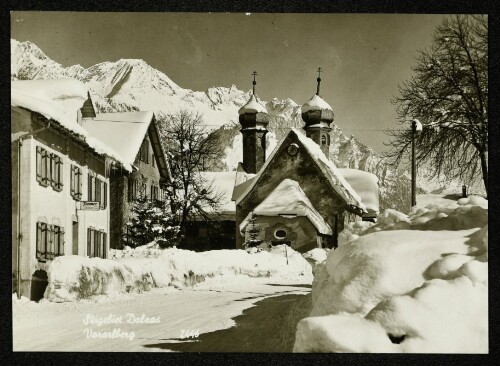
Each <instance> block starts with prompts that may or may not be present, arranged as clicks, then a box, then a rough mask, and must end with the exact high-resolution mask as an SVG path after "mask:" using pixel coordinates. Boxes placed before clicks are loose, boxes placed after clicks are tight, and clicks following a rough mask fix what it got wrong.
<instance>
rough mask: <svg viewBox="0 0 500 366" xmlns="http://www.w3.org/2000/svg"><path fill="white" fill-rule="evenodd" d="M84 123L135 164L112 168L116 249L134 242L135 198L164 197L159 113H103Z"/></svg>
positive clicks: (165, 176) (165, 171) (112, 233)
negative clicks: (131, 225)
mask: <svg viewBox="0 0 500 366" xmlns="http://www.w3.org/2000/svg"><path fill="white" fill-rule="evenodd" d="M83 126H84V127H85V129H86V130H88V131H89V133H91V134H92V135H93V136H96V137H97V138H99V139H100V140H101V141H103V142H104V143H105V144H106V145H108V146H110V147H111V148H113V149H114V150H115V151H116V152H117V153H118V154H119V155H120V157H121V159H123V161H125V162H127V163H128V164H130V166H131V167H132V171H130V172H129V171H126V170H124V169H114V170H112V171H111V175H110V205H111V213H112V215H111V223H110V226H111V227H110V245H111V248H115V249H121V248H123V246H125V245H133V244H134V243H132V242H131V241H130V238H129V236H128V225H127V224H128V223H129V221H130V219H131V217H132V216H133V211H132V208H133V203H134V201H135V200H136V199H137V198H139V197H146V198H148V199H151V200H163V199H164V189H163V188H164V184H165V183H166V182H167V180H168V179H169V173H168V165H167V161H166V157H165V152H164V150H163V147H162V144H161V141H160V134H159V131H158V126H157V123H156V119H155V116H154V114H153V112H120V113H101V114H98V115H97V116H96V117H95V118H92V119H84V121H83Z"/></svg>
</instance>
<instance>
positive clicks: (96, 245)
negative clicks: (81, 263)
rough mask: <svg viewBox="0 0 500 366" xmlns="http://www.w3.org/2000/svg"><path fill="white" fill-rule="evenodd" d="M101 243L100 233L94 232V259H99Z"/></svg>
mask: <svg viewBox="0 0 500 366" xmlns="http://www.w3.org/2000/svg"><path fill="white" fill-rule="evenodd" d="M100 241H101V235H100V232H99V231H97V230H94V257H99V246H100Z"/></svg>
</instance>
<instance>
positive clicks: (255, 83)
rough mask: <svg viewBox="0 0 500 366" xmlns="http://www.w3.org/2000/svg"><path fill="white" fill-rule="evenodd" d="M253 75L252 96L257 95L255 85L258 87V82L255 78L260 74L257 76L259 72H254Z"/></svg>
mask: <svg viewBox="0 0 500 366" xmlns="http://www.w3.org/2000/svg"><path fill="white" fill-rule="evenodd" d="M252 75H253V82H252V84H253V87H252V89H253V90H252V94H253V95H255V85H257V82H256V81H255V77H256V76H257V75H259V74H257V71H254V72H252Z"/></svg>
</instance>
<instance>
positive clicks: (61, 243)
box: [57, 227, 64, 255]
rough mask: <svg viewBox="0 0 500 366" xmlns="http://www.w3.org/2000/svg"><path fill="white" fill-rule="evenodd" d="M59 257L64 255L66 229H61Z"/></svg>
mask: <svg viewBox="0 0 500 366" xmlns="http://www.w3.org/2000/svg"><path fill="white" fill-rule="evenodd" d="M57 255H64V228H62V227H60V228H59V248H57Z"/></svg>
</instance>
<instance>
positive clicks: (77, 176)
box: [11, 79, 131, 300]
mask: <svg viewBox="0 0 500 366" xmlns="http://www.w3.org/2000/svg"><path fill="white" fill-rule="evenodd" d="M95 116H96V114H95V110H94V108H93V105H92V102H91V100H90V97H89V93H88V90H87V88H86V87H85V86H84V85H83V84H82V83H81V82H79V81H76V80H73V79H63V80H30V81H12V84H11V152H12V161H11V163H12V280H13V292H17V293H18V295H23V296H26V297H28V298H31V299H35V300H37V299H39V298H41V297H43V291H44V289H45V285H46V281H47V269H48V266H49V264H50V263H51V261H52V260H54V258H56V257H57V256H61V255H81V256H89V257H101V258H106V257H107V253H108V250H109V235H108V234H109V227H110V210H109V204H108V197H109V176H110V171H111V170H112V169H113V168H119V169H126V170H128V169H130V170H131V167H130V165H129V164H126V163H123V162H121V161H120V159H119V157H117V154H116V153H115V152H114V151H113V150H112V149H111V148H109V147H107V146H106V145H105V144H103V143H102V142H100V141H99V140H98V139H96V138H95V137H92V136H90V135H89V133H88V132H87V131H86V130H85V129H84V128H83V127H82V120H83V119H85V118H93V117H95ZM85 202H92V204H86V203H85ZM90 206H91V207H90Z"/></svg>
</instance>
